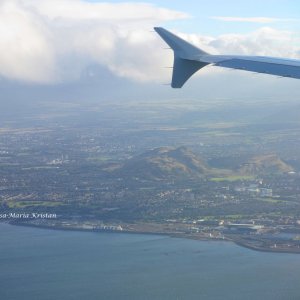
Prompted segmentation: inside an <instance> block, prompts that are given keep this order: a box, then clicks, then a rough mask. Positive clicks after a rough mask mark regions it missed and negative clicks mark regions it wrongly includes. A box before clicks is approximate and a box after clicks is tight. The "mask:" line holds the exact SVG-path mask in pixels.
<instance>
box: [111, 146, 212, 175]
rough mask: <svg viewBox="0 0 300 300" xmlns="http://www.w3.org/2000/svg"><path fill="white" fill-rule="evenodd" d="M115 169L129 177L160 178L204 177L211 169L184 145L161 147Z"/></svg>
mask: <svg viewBox="0 0 300 300" xmlns="http://www.w3.org/2000/svg"><path fill="white" fill-rule="evenodd" d="M116 171H117V172H118V173H119V174H120V175H126V176H129V177H139V178H144V179H162V178H169V177H175V178H178V177H204V176H207V175H208V174H209V173H210V172H211V169H210V168H209V167H208V166H207V165H206V163H205V162H204V161H203V160H202V159H201V158H199V157H198V156H197V155H195V154H194V153H193V152H192V151H191V150H189V149H188V148H186V147H180V148H172V147H161V148H156V149H153V150H150V151H147V152H145V153H143V154H141V155H139V156H136V157H134V158H131V159H129V160H128V161H126V162H125V163H124V164H123V165H122V166H121V167H120V168H119V170H116Z"/></svg>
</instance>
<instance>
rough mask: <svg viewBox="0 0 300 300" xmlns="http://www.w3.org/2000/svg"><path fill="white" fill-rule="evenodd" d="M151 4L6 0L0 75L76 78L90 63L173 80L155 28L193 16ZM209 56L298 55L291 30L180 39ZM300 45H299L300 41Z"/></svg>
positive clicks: (0, 16)
mask: <svg viewBox="0 0 300 300" xmlns="http://www.w3.org/2000/svg"><path fill="white" fill-rule="evenodd" d="M187 17H188V15H186V14H185V13H182V12H178V11H174V10H170V9H165V8H161V7H157V6H154V5H151V4H146V3H114V4H113V3H89V2H85V1H83V0H1V1H0V76H3V77H6V78H9V79H17V80H22V81H28V82H36V83H55V82H60V81H66V80H74V79H76V78H78V77H79V76H80V75H81V74H82V72H83V71H84V70H85V69H86V68H87V67H88V66H89V65H91V64H95V63H97V64H100V65H102V66H104V67H106V68H107V69H108V70H110V71H111V72H113V73H114V74H115V75H117V76H122V77H126V78H130V79H133V80H138V81H148V80H155V81H159V82H163V81H167V80H169V79H170V70H168V69H164V67H165V66H170V65H171V64H172V57H173V55H172V52H171V51H166V50H162V48H163V47H165V44H164V43H163V41H162V40H161V39H160V38H159V37H158V35H157V34H155V33H153V32H150V30H152V27H153V26H157V25H159V24H161V23H163V22H165V21H169V20H176V19H182V18H187ZM181 36H182V37H183V38H186V39H188V40H189V41H191V42H193V43H195V44H196V45H198V46H199V47H201V48H203V49H204V50H206V51H207V52H209V53H228V54H229V53H230V54H256V55H271V56H283V57H298V53H299V47H297V46H296V45H297V43H296V42H295V38H294V36H293V33H292V32H287V31H278V30H275V29H272V28H269V27H264V28H261V29H259V30H257V31H254V32H252V33H249V34H245V35H242V34H239V35H238V34H227V35H221V36H218V37H212V36H200V35H196V34H190V35H187V34H181ZM298 44H299V43H298Z"/></svg>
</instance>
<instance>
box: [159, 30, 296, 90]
mask: <svg viewBox="0 0 300 300" xmlns="http://www.w3.org/2000/svg"><path fill="white" fill-rule="evenodd" d="M154 30H155V31H156V32H157V33H158V34H159V35H160V36H161V38H162V39H163V40H164V41H165V42H166V43H167V44H168V45H169V46H170V47H171V49H172V50H173V51H174V65H173V75H172V83H171V86H172V87H173V88H181V87H182V86H183V85H184V83H185V82H186V81H187V80H188V79H189V78H190V77H191V76H192V75H193V74H194V73H195V72H197V71H198V70H200V69H202V68H203V67H205V66H207V65H214V66H218V67H224V68H231V69H238V70H244V71H250V72H256V73H263V74H270V75H276V76H281V77H289V78H296V79H300V60H296V59H283V58H274V57H266V56H246V55H245V56H242V55H210V54H208V53H206V52H204V51H203V50H201V49H199V48H197V47H196V46H194V45H192V44H190V43H188V42H187V41H185V40H183V39H181V38H180V37H178V36H176V35H175V34H173V33H171V32H169V31H168V30H166V29H164V28H162V27H155V28H154Z"/></svg>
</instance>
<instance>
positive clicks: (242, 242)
mask: <svg viewBox="0 0 300 300" xmlns="http://www.w3.org/2000/svg"><path fill="white" fill-rule="evenodd" d="M5 223H7V224H10V225H14V226H23V227H34V228H40V229H47V230H60V231H81V232H94V233H119V234H122V233H125V234H143V235H163V236H168V237H172V238H183V239H191V240H197V241H212V242H214V241H224V242H231V243H234V244H236V245H237V246H240V247H243V248H247V249H250V250H253V251H259V252H269V253H288V254H300V248H282V247H266V246H264V245H263V244H258V243H251V241H249V240H247V239H244V238H241V237H240V236H238V237H237V238H234V237H232V236H230V237H228V236H223V237H222V238H219V237H207V236H201V235H199V234H193V233H183V232H160V231H143V230H126V229H125V230H109V229H103V230H101V229H92V228H83V227H66V226H57V225H56V226H53V225H52V226H50V225H46V224H34V223H29V222H12V221H10V222H5Z"/></svg>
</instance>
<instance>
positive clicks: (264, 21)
mask: <svg viewBox="0 0 300 300" xmlns="http://www.w3.org/2000/svg"><path fill="white" fill-rule="evenodd" d="M211 19H213V20H218V21H224V22H245V23H262V24H267V23H274V22H290V21H297V20H296V19H280V18H268V17H248V18H247V17H246V18H244V17H221V16H219V17H218V16H214V17H211Z"/></svg>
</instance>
